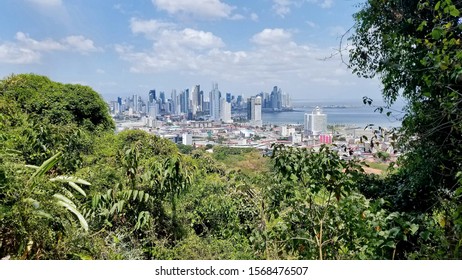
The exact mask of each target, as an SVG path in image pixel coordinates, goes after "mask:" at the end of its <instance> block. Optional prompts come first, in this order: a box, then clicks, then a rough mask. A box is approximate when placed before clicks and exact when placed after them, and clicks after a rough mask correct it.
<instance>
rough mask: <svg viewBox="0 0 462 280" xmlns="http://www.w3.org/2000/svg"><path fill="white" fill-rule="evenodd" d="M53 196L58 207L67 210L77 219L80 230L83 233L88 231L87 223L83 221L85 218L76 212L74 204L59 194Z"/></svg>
mask: <svg viewBox="0 0 462 280" xmlns="http://www.w3.org/2000/svg"><path fill="white" fill-rule="evenodd" d="M53 196H54V197H55V198H56V199H57V200H58V202H57V204H58V205H60V206H63V207H64V208H66V209H67V210H69V211H70V212H71V213H73V214H74V215H75V216H76V217H77V219H79V222H80V225H81V226H82V228H83V229H84V230H85V231H88V223H87V221H86V220H85V217H84V216H83V215H82V214H81V213H80V212H79V210H77V208H76V206H75V204H74V203H73V202H72V201H70V200H69V199H67V198H66V197H65V196H63V195H61V194H55V195H53Z"/></svg>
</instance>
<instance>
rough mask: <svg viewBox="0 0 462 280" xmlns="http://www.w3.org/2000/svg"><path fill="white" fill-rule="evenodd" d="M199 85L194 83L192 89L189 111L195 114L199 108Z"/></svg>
mask: <svg viewBox="0 0 462 280" xmlns="http://www.w3.org/2000/svg"><path fill="white" fill-rule="evenodd" d="M200 91H201V89H200V85H196V86H195V87H194V88H193V90H192V101H191V112H192V114H193V115H194V116H195V115H196V113H197V111H198V108H199V94H200Z"/></svg>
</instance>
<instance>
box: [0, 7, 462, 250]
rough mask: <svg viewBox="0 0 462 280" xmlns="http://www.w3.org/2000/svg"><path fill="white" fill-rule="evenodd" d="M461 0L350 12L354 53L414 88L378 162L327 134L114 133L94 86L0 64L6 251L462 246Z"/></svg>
mask: <svg viewBox="0 0 462 280" xmlns="http://www.w3.org/2000/svg"><path fill="white" fill-rule="evenodd" d="M461 8H462V3H461V1H450V0H443V1H430V0H428V1H421V0H412V1H398V0H389V1H384V0H369V1H366V3H365V4H364V5H362V6H361V7H360V11H359V12H358V13H357V14H355V20H356V25H355V28H354V33H353V35H352V36H351V38H350V39H351V41H350V42H351V43H352V44H353V45H354V47H353V48H348V50H349V60H348V62H347V63H348V65H349V67H350V68H351V70H352V71H353V72H354V73H357V74H358V75H359V76H363V77H367V78H371V77H375V76H377V77H378V78H379V79H380V80H381V81H382V82H383V85H384V88H383V96H384V100H385V101H386V102H387V104H388V105H389V106H391V105H392V104H393V103H394V102H395V101H396V100H397V98H398V97H400V98H403V99H404V100H405V101H406V104H407V105H406V107H405V108H404V110H405V114H404V117H403V120H402V121H403V127H402V128H401V129H400V130H398V131H396V132H397V134H398V135H399V138H398V141H397V143H396V145H397V147H398V148H399V149H400V150H401V151H403V156H402V157H401V158H400V159H399V161H398V164H397V165H396V166H395V167H394V169H393V170H390V172H388V173H387V175H384V176H378V175H373V174H366V173H365V172H364V171H363V170H362V164H361V163H359V162H357V161H354V160H351V161H345V160H342V159H340V158H339V156H338V154H336V152H333V151H331V150H330V149H328V148H327V147H323V148H322V149H321V150H320V151H319V152H313V151H311V150H308V149H296V148H290V147H284V146H274V151H273V155H272V156H271V157H263V156H261V155H260V153H259V152H258V151H256V150H253V149H232V148H227V147H219V146H216V147H214V148H213V151H214V152H213V153H207V152H206V151H205V150H204V149H201V148H197V149H189V148H186V147H182V146H180V147H178V146H176V145H175V144H174V143H172V142H170V141H168V140H165V139H162V138H159V137H157V136H154V135H150V134H147V133H145V132H142V131H137V130H131V131H124V132H122V133H119V134H115V133H114V123H113V121H112V119H111V118H110V116H109V114H108V110H107V106H106V104H105V102H104V101H103V100H102V98H101V97H100V96H99V94H97V93H96V92H95V91H93V90H92V89H91V88H89V87H86V86H80V85H69V84H61V83H57V82H53V81H51V80H50V79H48V78H47V77H43V76H39V75H34V74H19V75H11V76H9V77H6V78H4V79H3V80H1V81H0V258H11V259H458V258H460V257H461V253H462V249H461V245H462V236H461V234H462V229H461V226H462V215H461V212H462V204H461V198H462V196H461V195H462V167H461V155H462V151H461V147H462V145H461V140H462V136H461V135H462V131H461V130H462V119H461V118H462V110H461V109H462V108H461V107H462V105H461V104H462V103H461V100H462V98H461V96H462V92H461V89H462V66H461V61H462V52H461V42H460V36H461V34H462V20H461V18H460V16H461V15H460V11H461ZM364 101H365V102H366V103H372V102H373V101H372V100H371V99H368V98H365V99H364ZM379 111H382V112H383V113H387V107H382V108H379ZM387 114H389V113H387Z"/></svg>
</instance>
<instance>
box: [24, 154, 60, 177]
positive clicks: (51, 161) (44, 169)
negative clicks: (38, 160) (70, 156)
mask: <svg viewBox="0 0 462 280" xmlns="http://www.w3.org/2000/svg"><path fill="white" fill-rule="evenodd" d="M60 157H61V152H59V153H57V154H56V155H54V156H52V157H51V158H49V159H47V160H46V161H44V162H43V163H42V165H40V167H39V168H38V169H37V171H35V173H34V174H32V176H31V177H30V179H29V181H28V183H29V182H31V181H32V180H33V179H34V178H36V177H39V176H42V175H43V174H45V173H46V172H47V171H49V170H50V169H51V168H52V167H53V166H54V165H55V164H56V163H57V162H58V160H59V158H60Z"/></svg>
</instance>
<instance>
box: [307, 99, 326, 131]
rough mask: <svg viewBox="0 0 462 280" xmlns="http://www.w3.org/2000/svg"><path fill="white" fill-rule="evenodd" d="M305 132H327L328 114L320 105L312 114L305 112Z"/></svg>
mask: <svg viewBox="0 0 462 280" xmlns="http://www.w3.org/2000/svg"><path fill="white" fill-rule="evenodd" d="M305 132H306V133H308V135H311V136H318V135H320V134H323V133H326V132H327V115H326V114H324V113H323V112H322V110H321V108H319V107H318V106H316V108H315V109H314V110H313V112H312V113H311V114H308V113H307V114H305Z"/></svg>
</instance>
